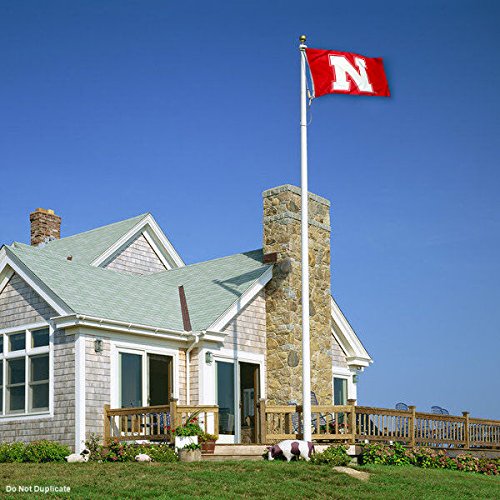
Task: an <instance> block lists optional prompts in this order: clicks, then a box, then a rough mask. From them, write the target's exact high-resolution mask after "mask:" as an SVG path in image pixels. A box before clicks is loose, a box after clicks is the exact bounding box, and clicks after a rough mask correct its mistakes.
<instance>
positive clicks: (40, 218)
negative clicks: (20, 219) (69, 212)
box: [30, 208, 61, 246]
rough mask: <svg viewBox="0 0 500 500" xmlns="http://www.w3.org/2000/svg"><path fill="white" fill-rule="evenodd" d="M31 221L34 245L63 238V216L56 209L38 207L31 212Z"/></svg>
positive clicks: (32, 243)
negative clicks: (56, 212)
mask: <svg viewBox="0 0 500 500" xmlns="http://www.w3.org/2000/svg"><path fill="white" fill-rule="evenodd" d="M30 222H31V245H32V246H38V245H40V243H44V242H47V241H50V240H58V239H59V238H61V217H59V216H58V215H56V214H55V213H54V210H46V209H45V208H37V209H36V210H35V211H34V212H31V213H30Z"/></svg>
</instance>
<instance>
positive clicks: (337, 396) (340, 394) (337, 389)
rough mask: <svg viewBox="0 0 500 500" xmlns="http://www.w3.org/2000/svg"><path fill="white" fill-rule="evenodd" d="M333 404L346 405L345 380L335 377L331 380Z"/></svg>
mask: <svg viewBox="0 0 500 500" xmlns="http://www.w3.org/2000/svg"><path fill="white" fill-rule="evenodd" d="M333 404H334V405H345V404H347V379H345V378H337V377H335V378H334V379H333Z"/></svg>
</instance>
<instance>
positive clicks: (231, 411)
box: [215, 361, 236, 443]
mask: <svg viewBox="0 0 500 500" xmlns="http://www.w3.org/2000/svg"><path fill="white" fill-rule="evenodd" d="M215 368H216V378H217V394H216V399H217V404H218V405H219V441H220V442H222V443H234V442H235V424H236V412H235V408H236V405H235V401H234V399H235V391H234V386H235V384H234V363H226V362H223V361H216V363H215Z"/></svg>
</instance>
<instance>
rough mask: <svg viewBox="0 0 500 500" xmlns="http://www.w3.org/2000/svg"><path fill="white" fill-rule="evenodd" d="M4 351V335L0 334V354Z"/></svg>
mask: <svg viewBox="0 0 500 500" xmlns="http://www.w3.org/2000/svg"><path fill="white" fill-rule="evenodd" d="M2 353H3V335H0V354H2Z"/></svg>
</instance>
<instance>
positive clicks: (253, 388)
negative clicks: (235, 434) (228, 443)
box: [239, 363, 260, 444]
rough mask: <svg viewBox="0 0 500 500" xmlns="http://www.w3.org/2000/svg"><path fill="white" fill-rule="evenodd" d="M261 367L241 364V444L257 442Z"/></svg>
mask: <svg viewBox="0 0 500 500" xmlns="http://www.w3.org/2000/svg"><path fill="white" fill-rule="evenodd" d="M259 379H260V377H259V365H256V364H253V363H240V382H239V386H240V442H241V443H244V444H247V443H256V442H257V424H258V422H257V415H258V410H257V403H258V401H259V397H260V380H259Z"/></svg>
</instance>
